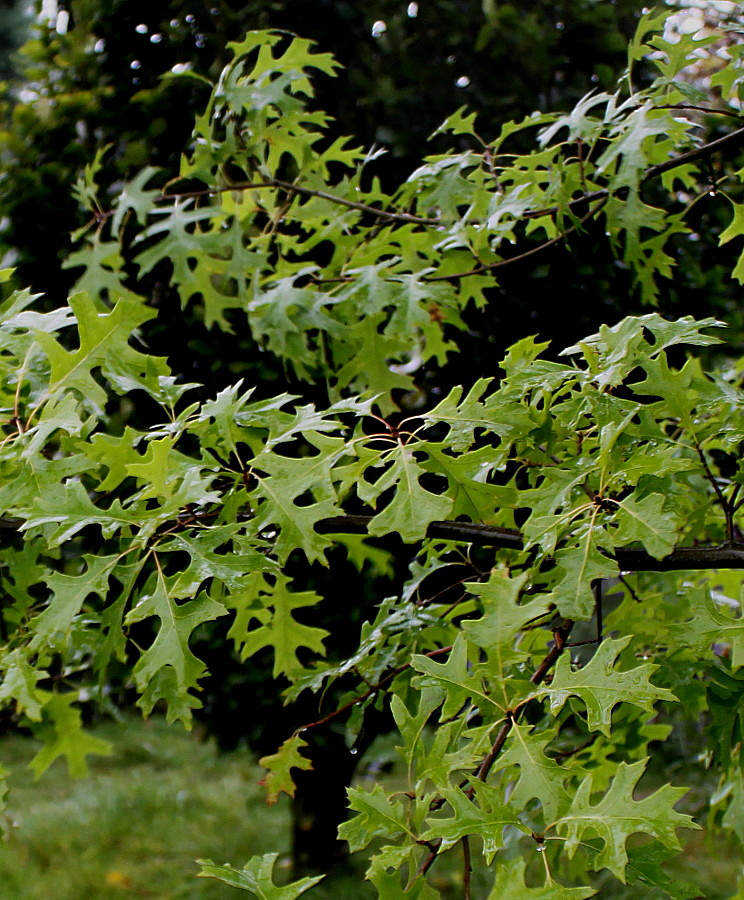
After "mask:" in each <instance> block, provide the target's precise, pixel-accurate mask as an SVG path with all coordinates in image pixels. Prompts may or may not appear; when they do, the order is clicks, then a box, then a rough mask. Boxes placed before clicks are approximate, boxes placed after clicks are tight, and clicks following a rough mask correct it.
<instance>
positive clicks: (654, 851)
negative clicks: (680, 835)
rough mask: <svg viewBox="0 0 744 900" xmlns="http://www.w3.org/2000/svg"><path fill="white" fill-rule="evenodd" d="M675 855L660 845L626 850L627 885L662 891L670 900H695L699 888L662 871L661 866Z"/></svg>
mask: <svg viewBox="0 0 744 900" xmlns="http://www.w3.org/2000/svg"><path fill="white" fill-rule="evenodd" d="M675 856H676V854H675V853H674V852H672V851H670V850H669V849H667V848H666V847H664V846H663V845H662V844H656V843H652V844H645V845H644V846H642V847H629V848H628V864H627V866H626V869H625V874H626V876H627V879H628V883H629V884H642V885H644V887H650V888H655V889H656V890H659V891H663V892H664V894H665V895H666V896H667V897H669V898H670V900H695V898H697V897H700V896H701V892H700V888H699V887H698V886H697V885H696V884H690V883H689V882H687V881H677V880H676V879H675V878H671V877H670V876H669V875H668V874H667V873H666V872H665V871H664V869H662V867H661V865H662V863H664V862H667V861H669V862H670V863H672V861H673V859H674V857H675Z"/></svg>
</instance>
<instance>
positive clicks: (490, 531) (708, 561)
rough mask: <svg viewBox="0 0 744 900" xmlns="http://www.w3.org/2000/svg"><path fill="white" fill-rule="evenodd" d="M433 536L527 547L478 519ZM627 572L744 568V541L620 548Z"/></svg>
mask: <svg viewBox="0 0 744 900" xmlns="http://www.w3.org/2000/svg"><path fill="white" fill-rule="evenodd" d="M372 518H373V517H372V516H334V517H333V518H330V519H323V520H322V521H321V522H319V523H318V524H317V525H316V527H315V530H316V531H318V532H319V533H320V534H367V533H368V526H369V523H370V522H371V521H372ZM426 536H427V537H429V538H440V539H442V540H448V541H467V542H468V543H471V544H479V545H482V546H489V547H504V548H505V549H510V550H523V549H524V539H523V536H522V533H521V532H519V531H517V530H516V529H514V528H499V527H497V526H495V525H479V524H478V523H476V522H432V523H431V525H430V526H429V528H428V529H427V531H426ZM613 559H615V560H616V562H617V564H618V566H619V567H620V570H621V571H623V572H675V571H684V570H686V569H744V544H740V543H730V544H724V545H722V546H720V547H681V548H679V549H677V550H673V551H672V552H671V553H670V554H669V555H668V556H665V557H664V559H656V558H655V557H653V556H651V555H650V554H648V553H646V551H645V550H617V551H615V553H614V555H613Z"/></svg>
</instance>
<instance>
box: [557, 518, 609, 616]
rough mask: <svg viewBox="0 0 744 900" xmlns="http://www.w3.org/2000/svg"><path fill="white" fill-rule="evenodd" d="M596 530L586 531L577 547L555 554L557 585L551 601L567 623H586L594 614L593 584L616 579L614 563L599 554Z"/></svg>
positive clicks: (588, 529) (589, 529)
mask: <svg viewBox="0 0 744 900" xmlns="http://www.w3.org/2000/svg"><path fill="white" fill-rule="evenodd" d="M594 532H595V529H592V528H587V529H586V531H585V532H584V534H583V535H582V536H581V539H580V541H581V542H580V543H579V544H578V546H573V547H571V546H569V547H566V548H565V549H563V550H558V551H557V553H556V554H555V561H556V564H557V566H558V572H559V575H558V581H557V583H556V584H555V586H554V587H553V591H552V594H551V598H552V600H553V602H554V603H555V604H556V606H557V607H558V609H560V611H561V613H562V614H563V615H564V616H565V617H566V618H567V619H577V620H582V619H589V618H591V616H592V614H593V612H594V595H593V594H592V583H593V582H594V581H597V580H599V579H603V578H615V577H617V574H618V571H619V570H618V567H617V563H616V562H615V561H614V560H611V559H608V558H607V557H606V556H605V555H604V554H602V553H600V551H599V549H598V547H597V546H596V544H595V543H594V540H595V533H594Z"/></svg>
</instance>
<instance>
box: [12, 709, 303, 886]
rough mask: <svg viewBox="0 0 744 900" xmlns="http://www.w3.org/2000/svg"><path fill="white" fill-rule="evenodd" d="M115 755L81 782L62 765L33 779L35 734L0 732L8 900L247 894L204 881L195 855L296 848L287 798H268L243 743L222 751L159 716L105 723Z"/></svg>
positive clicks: (238, 861) (220, 856) (237, 857)
mask: <svg viewBox="0 0 744 900" xmlns="http://www.w3.org/2000/svg"><path fill="white" fill-rule="evenodd" d="M97 733H98V734H99V735H100V736H101V737H104V738H107V739H110V740H111V741H112V743H113V745H114V755H113V756H110V757H92V758H90V763H91V765H90V768H91V775H90V777H89V778H86V779H83V780H78V781H73V780H71V779H69V778H68V776H67V772H66V769H65V767H64V766H63V765H62V764H60V763H57V764H55V765H54V766H53V767H52V768H51V769H50V770H49V771H48V772H47V773H46V774H45V775H44V776H42V778H41V779H40V780H39V781H37V782H35V781H34V779H33V773H32V772H31V771H30V770H29V769H28V768H27V766H28V761H29V759H30V758H31V756H32V754H33V753H34V752H35V744H34V742H33V741H31V740H29V739H26V738H22V737H16V736H6V737H4V738H2V740H0V762H2V764H3V765H5V766H6V767H8V768H9V769H10V770H11V772H12V776H11V795H10V802H9V807H8V811H7V815H6V823H5V828H4V830H5V831H6V841H5V843H4V844H2V845H0V898H2V900H18V898H24V900H26V898H28V900H82V898H86V900H96V898H101V900H104V898H105V900H112V898H116V897H118V896H121V897H156V898H159V900H161V898H162V900H176V898H199V900H202V898H203V900H207V898H209V900H211V898H222V897H224V898H229V897H239V896H246V895H245V894H242V893H241V892H239V891H237V890H235V889H234V888H230V887H227V886H226V885H223V884H221V883H219V882H216V881H213V880H211V879H196V878H195V877H194V876H195V874H196V872H197V871H198V867H197V866H196V865H195V863H194V859H195V858H196V857H200V856H201V857H211V858H213V859H214V860H215V862H219V863H222V862H231V863H233V864H234V865H239V866H242V864H243V863H244V862H245V861H246V860H247V859H248V858H249V857H250V856H251V855H253V854H254V853H265V852H267V851H269V850H274V849H276V848H277V847H287V844H288V839H289V834H288V812H287V807H286V804H282V803H280V804H278V805H277V806H276V807H273V808H269V807H267V806H266V804H265V803H264V801H263V799H262V797H261V792H260V788H258V787H257V781H258V779H259V778H260V777H261V776H260V770H259V768H258V767H257V766H256V765H255V763H254V761H253V759H252V757H251V756H250V755H249V754H248V753H246V752H236V753H231V754H227V755H220V754H218V753H217V752H216V751H215V749H214V747H213V745H212V744H210V743H204V742H199V741H198V740H196V739H194V738H193V737H192V736H190V735H189V734H187V733H186V732H185V731H183V730H182V729H179V728H171V727H168V726H167V725H165V723H164V722H162V721H161V720H158V719H152V720H150V721H149V722H147V723H142V722H140V721H138V720H136V719H133V720H129V719H128V720H126V722H125V724H124V725H120V724H114V723H107V724H103V725H100V726H99V727H98V729H97Z"/></svg>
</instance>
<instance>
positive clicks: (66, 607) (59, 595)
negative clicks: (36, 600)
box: [30, 556, 119, 650]
mask: <svg viewBox="0 0 744 900" xmlns="http://www.w3.org/2000/svg"><path fill="white" fill-rule="evenodd" d="M84 560H85V564H86V570H85V571H84V572H83V573H82V574H80V575H63V574H60V573H58V572H55V573H54V574H53V575H51V576H50V577H49V578H48V580H47V587H48V588H49V589H50V591H51V592H52V597H51V599H50V600H49V605H48V606H47V608H46V609H45V610H44V612H43V613H41V614H40V615H38V616H36V617H35V618H34V619H33V620H32V626H33V628H34V630H35V634H34V636H33V638H32V640H31V644H30V646H31V648H32V649H33V650H39V649H40V648H42V647H50V646H60V645H62V644H64V643H65V642H66V641H68V640H69V638H70V629H71V627H72V623H73V620H74V619H75V618H76V616H78V615H79V613H80V611H81V609H82V608H83V604H84V603H85V601H86V599H87V598H88V597H89V596H90V595H91V594H96V595H98V597H100V598H101V600H105V599H106V595H107V593H108V585H109V578H110V577H111V574H112V572H113V571H114V568H115V567H116V564H117V563H118V562H119V557H118V556H86V557H84Z"/></svg>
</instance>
